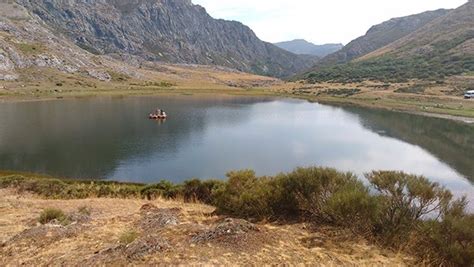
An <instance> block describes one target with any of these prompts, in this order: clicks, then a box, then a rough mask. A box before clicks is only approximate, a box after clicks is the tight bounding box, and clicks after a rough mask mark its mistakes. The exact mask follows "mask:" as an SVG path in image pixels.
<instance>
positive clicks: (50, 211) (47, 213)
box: [38, 208, 69, 225]
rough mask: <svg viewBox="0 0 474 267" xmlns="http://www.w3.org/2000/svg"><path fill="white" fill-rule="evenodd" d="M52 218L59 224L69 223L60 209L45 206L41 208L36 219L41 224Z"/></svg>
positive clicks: (48, 221)
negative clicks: (43, 208) (45, 207)
mask: <svg viewBox="0 0 474 267" xmlns="http://www.w3.org/2000/svg"><path fill="white" fill-rule="evenodd" d="M54 220H57V221H58V222H59V223H60V224H63V225H66V224H69V220H68V218H67V216H66V215H65V214H64V212H63V211H62V210H60V209H54V208H47V209H45V210H43V211H42V212H41V214H40V217H39V219H38V221H39V222H40V223H41V224H47V223H50V222H52V221H54Z"/></svg>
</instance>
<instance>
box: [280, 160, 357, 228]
mask: <svg viewBox="0 0 474 267" xmlns="http://www.w3.org/2000/svg"><path fill="white" fill-rule="evenodd" d="M358 183H360V182H359V181H357V178H356V177H355V176H354V175H353V174H351V173H341V172H338V171H336V170H335V169H330V168H297V169H296V170H294V171H293V172H291V173H288V174H280V175H278V176H277V177H276V178H275V179H274V181H273V182H272V185H273V187H274V188H273V191H274V193H273V194H272V197H273V200H272V202H273V203H272V207H273V209H274V210H275V211H278V213H279V214H280V215H283V216H285V217H289V218H294V217H304V216H310V217H311V218H312V220H318V221H326V220H327V219H329V218H328V216H327V214H325V213H324V212H323V208H324V206H325V205H326V203H327V201H328V200H329V198H330V197H331V196H332V195H333V194H334V193H336V192H337V191H338V190H340V189H342V188H346V187H350V186H357V185H358Z"/></svg>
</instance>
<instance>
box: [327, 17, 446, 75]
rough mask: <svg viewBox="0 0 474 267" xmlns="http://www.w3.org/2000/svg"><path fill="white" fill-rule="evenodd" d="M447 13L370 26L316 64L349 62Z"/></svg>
mask: <svg viewBox="0 0 474 267" xmlns="http://www.w3.org/2000/svg"><path fill="white" fill-rule="evenodd" d="M448 12H449V10H445V9H439V10H436V11H428V12H423V13H420V14H416V15H411V16H406V17H401V18H394V19H391V20H388V21H385V22H383V23H381V24H378V25H375V26H372V27H371V28H370V29H369V30H368V31H367V33H366V34H365V35H364V36H361V37H359V38H357V39H355V40H353V41H351V42H350V43H349V44H347V45H346V46H344V47H343V48H342V49H340V50H339V51H337V52H335V53H333V54H331V55H329V56H327V57H325V58H324V59H323V60H321V61H320V62H319V63H318V64H319V65H321V66H323V65H331V64H338V63H345V62H349V61H351V60H352V59H355V58H358V57H360V56H363V55H366V54H368V53H370V52H372V51H375V50H377V49H379V48H382V47H384V46H386V45H388V44H390V43H392V42H394V41H396V40H398V39H400V38H402V37H404V36H406V35H408V34H410V33H412V32H414V31H416V30H418V29H419V28H421V27H423V26H424V25H426V24H428V23H430V22H431V21H433V20H435V19H437V18H439V17H441V16H444V15H446V14H447V13H448Z"/></svg>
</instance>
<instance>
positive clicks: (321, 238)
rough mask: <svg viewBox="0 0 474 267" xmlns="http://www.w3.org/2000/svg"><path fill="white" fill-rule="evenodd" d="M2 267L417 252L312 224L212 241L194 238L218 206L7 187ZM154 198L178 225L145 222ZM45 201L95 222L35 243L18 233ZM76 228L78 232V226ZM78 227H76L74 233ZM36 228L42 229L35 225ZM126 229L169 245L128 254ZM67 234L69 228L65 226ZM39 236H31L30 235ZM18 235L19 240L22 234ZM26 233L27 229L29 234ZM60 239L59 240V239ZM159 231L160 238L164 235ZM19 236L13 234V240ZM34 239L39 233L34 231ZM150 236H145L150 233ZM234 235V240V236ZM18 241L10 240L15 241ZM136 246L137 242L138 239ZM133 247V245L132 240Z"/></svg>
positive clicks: (214, 220)
mask: <svg viewBox="0 0 474 267" xmlns="http://www.w3.org/2000/svg"><path fill="white" fill-rule="evenodd" d="M0 195H1V197H0V211H1V213H2V216H1V218H0V240H2V241H3V242H5V243H4V245H3V246H2V247H0V255H1V257H0V258H1V260H0V264H1V265H4V266H5V265H20V264H26V265H80V264H83V263H84V262H88V263H91V264H94V265H102V264H105V263H106V264H109V265H117V264H118V265H126V264H133V265H137V264H138V265H149V264H199V265H202V264H205V265H209V264H212V265H248V264H252V265H262V264H308V265H326V266H327V265H338V266H340V265H358V266H375V265H376V266H381V265H386V266H393V265H396V266H404V265H409V264H410V263H411V260H410V258H408V257H406V256H404V255H399V254H396V253H393V252H390V251H386V250H382V249H379V248H377V247H374V246H373V245H369V244H368V243H367V242H366V241H365V240H363V239H360V238H356V237H355V236H352V235H351V234H350V233H348V232H343V231H341V230H336V229H333V228H321V229H308V227H307V226H306V225H304V224H292V225H276V224H260V225H257V226H256V227H257V228H258V229H259V230H258V231H255V232H253V231H252V232H248V233H242V234H236V235H232V236H229V237H225V238H223V239H216V240H213V239H209V241H208V242H204V243H202V242H201V243H193V242H191V241H190V240H191V239H192V237H193V236H195V235H196V234H198V233H205V232H206V231H210V230H212V229H215V227H216V225H219V222H221V221H222V218H219V217H216V216H213V215H210V214H211V213H212V212H213V210H214V208H213V207H210V206H206V205H201V204H183V203H182V202H177V201H165V200H156V201H152V202H149V201H144V200H123V199H85V200H43V199H39V198H37V197H35V196H32V195H22V196H19V195H18V194H16V193H15V192H13V191H12V190H6V189H2V190H0ZM145 204H153V205H154V206H156V207H158V208H159V209H160V210H162V209H173V210H174V211H178V212H179V215H178V218H179V223H178V224H177V225H170V226H165V227H163V228H159V229H158V228H156V230H154V231H153V232H149V231H150V230H146V231H145V230H143V229H142V228H140V227H139V225H140V221H141V220H142V219H143V216H144V215H143V211H140V208H141V207H142V206H143V205H145ZM45 207H51V208H60V209H62V210H63V211H65V212H66V213H73V212H76V211H77V210H79V209H80V208H82V207H88V208H89V210H90V218H91V219H90V221H88V222H87V223H84V224H81V225H80V226H78V225H76V226H74V223H73V224H72V225H73V226H68V227H75V228H68V229H69V230H64V231H66V232H64V233H66V234H61V235H56V236H55V234H54V233H58V232H57V231H56V232H55V231H50V232H49V234H48V235H46V236H45V237H44V238H42V239H40V241H38V242H28V240H25V238H23V239H22V238H18V235H19V234H20V233H22V232H23V231H25V230H28V229H29V230H28V231H30V232H31V229H36V228H37V227H39V226H37V225H36V222H35V219H36V218H37V217H38V215H39V214H40V213H41V211H42V210H43V209H44V208H45ZM71 229H73V230H71ZM71 231H72V232H71ZM32 232H33V233H35V231H32ZM125 232H136V233H138V236H137V237H136V238H138V240H140V238H141V239H143V240H149V239H146V238H150V237H147V236H158V237H159V238H160V239H163V240H165V241H166V244H167V245H166V249H163V250H160V251H154V252H149V253H145V254H143V255H140V256H139V257H138V256H137V257H131V256H130V255H129V256H128V257H127V256H124V255H122V254H123V253H125V254H126V253H128V252H127V251H129V250H130V247H128V248H126V247H120V239H121V237H122V236H123V233H125ZM61 233H62V232H61ZM30 235H31V234H30ZM15 236H16V238H13V237H15ZM20 236H23V237H24V236H26V235H25V234H24V232H23V235H20ZM55 237H57V238H55ZM158 237H157V238H158ZM12 238H13V239H12ZM29 238H34V237H31V236H30V237H29ZM144 238H145V239H144ZM228 238H230V239H228ZM9 240H10V241H9ZM133 244H135V248H136V246H137V244H141V243H136V242H134V243H133ZM130 246H132V245H130Z"/></svg>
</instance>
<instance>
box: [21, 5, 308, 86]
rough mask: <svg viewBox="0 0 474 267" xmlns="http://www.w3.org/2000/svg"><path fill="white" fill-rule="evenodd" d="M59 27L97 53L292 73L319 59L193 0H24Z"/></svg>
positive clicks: (76, 41)
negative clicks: (214, 14)
mask: <svg viewBox="0 0 474 267" xmlns="http://www.w3.org/2000/svg"><path fill="white" fill-rule="evenodd" d="M18 3H20V4H21V5H22V6H24V7H26V8H27V9H28V10H29V11H30V12H32V13H34V14H36V15H38V16H39V18H41V19H42V20H43V21H44V22H45V23H47V24H48V25H49V26H51V27H52V28H53V29H58V30H59V31H60V32H61V33H65V34H66V35H67V36H68V37H69V39H70V40H71V41H74V42H75V43H76V44H78V45H79V46H80V47H83V48H85V49H86V50H88V51H89V52H92V53H94V54H102V55H104V54H106V55H114V56H116V57H117V56H118V57H121V58H122V59H121V60H123V61H126V60H127V58H129V57H130V55H133V56H138V57H140V58H142V59H144V60H150V61H161V62H163V61H165V62H170V63H190V64H201V65H219V66H226V67H230V68H235V69H239V70H241V71H246V72H255V73H259V74H261V73H263V74H267V75H272V76H278V77H283V76H290V75H292V74H296V73H298V72H300V71H302V70H303V69H306V68H309V67H311V66H312V65H313V64H314V62H315V60H314V59H312V58H307V57H304V56H298V55H295V54H293V53H290V52H287V51H285V50H283V49H280V48H278V47H276V46H274V45H273V44H270V43H266V42H263V41H261V40H260V39H258V37H257V36H256V35H255V33H254V32H253V31H252V30H251V29H250V28H248V27H247V26H245V25H242V24H241V23H239V22H235V21H224V20H217V19H213V18H212V17H211V16H209V15H208V14H207V12H206V10H205V9H204V8H202V7H201V6H198V5H193V4H192V2H191V1H189V0H160V1H156V0H155V1H151V0H147V1H144V0H100V1H61V0H19V1H18Z"/></svg>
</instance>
